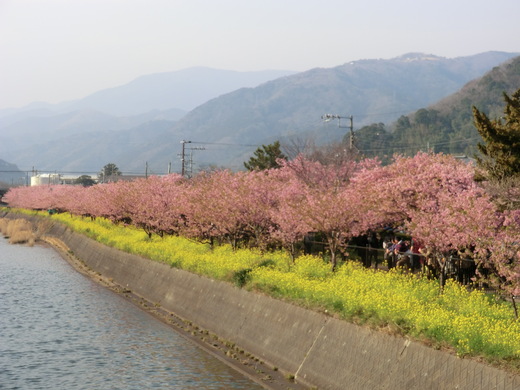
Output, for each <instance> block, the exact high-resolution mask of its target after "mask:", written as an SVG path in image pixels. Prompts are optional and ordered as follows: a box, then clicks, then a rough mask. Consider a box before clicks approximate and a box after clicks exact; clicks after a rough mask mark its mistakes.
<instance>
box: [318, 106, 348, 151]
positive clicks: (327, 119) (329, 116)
mask: <svg viewBox="0 0 520 390" xmlns="http://www.w3.org/2000/svg"><path fill="white" fill-rule="evenodd" d="M321 119H323V120H324V121H325V122H330V121H331V120H333V119H337V120H338V127H339V128H341V129H350V134H349V149H353V148H354V117H353V116H352V115H350V116H341V115H334V114H324V115H322V116H321ZM342 119H349V120H350V126H341V120H342Z"/></svg>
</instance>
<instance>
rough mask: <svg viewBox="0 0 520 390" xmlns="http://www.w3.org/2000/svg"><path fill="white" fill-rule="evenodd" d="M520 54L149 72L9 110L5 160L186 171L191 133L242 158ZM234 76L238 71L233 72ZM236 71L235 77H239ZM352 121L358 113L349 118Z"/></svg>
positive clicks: (393, 112)
mask: <svg viewBox="0 0 520 390" xmlns="http://www.w3.org/2000/svg"><path fill="white" fill-rule="evenodd" d="M517 55H518V53H504V52H487V53H482V54H478V55H474V56H468V57H459V58H453V59H447V58H443V57H438V56H434V55H425V54H421V53H409V54H406V55H403V56H400V57H397V58H393V59H389V60H382V59H378V60H360V61H354V62H350V63H346V64H343V65H340V66H337V67H334V68H316V69H311V70H309V71H306V72H300V73H295V72H291V71H266V72H232V71H217V70H213V69H208V68H192V69H187V70H184V71H179V72H171V73H162V74H154V75H148V76H143V77H140V78H138V79H136V80H135V81H133V82H131V83H129V84H126V85H123V86H121V87H117V88H111V89H107V90H103V91H99V92H97V93H95V94H92V95H90V96H87V97H85V98H83V99H80V100H77V101H73V102H64V103H61V104H58V105H48V104H42V103H40V104H33V105H30V106H28V107H23V108H21V109H16V110H13V109H10V110H0V158H1V159H3V160H5V161H10V162H11V163H15V164H16V165H17V166H19V167H22V169H23V170H27V169H29V168H30V167H35V169H38V170H39V171H53V172H54V171H59V172H78V173H83V172H85V173H86V172H90V173H94V172H98V171H99V170H100V168H101V167H102V166H103V165H105V164H107V163H109V162H112V163H115V164H116V165H117V166H118V167H119V168H120V170H121V171H123V172H136V173H137V172H140V173H144V169H145V164H146V165H147V166H148V167H149V168H150V173H164V172H165V171H166V169H167V166H168V164H169V163H170V162H171V163H172V165H173V170H174V171H180V162H179V156H178V154H179V153H180V150H181V141H190V142H189V143H185V144H184V146H186V147H187V150H186V153H187V157H189V158H190V160H191V159H192V158H193V161H194V164H195V166H196V167H207V166H209V165H213V166H225V167H230V168H234V169H240V168H241V162H242V161H245V160H246V159H247V156H248V155H250V154H252V151H254V149H256V147H258V146H259V145H261V144H267V143H271V142H273V141H274V140H278V139H279V140H282V141H283V140H287V139H289V138H291V137H313V138H314V139H315V140H316V141H317V142H321V143H325V142H331V141H337V140H340V139H341V138H342V136H343V135H344V134H345V131H346V130H345V129H343V128H341V127H339V126H338V123H337V121H330V122H328V123H325V122H324V121H323V120H322V118H321V117H322V115H324V114H327V113H329V114H334V115H338V116H345V117H347V116H350V115H352V117H353V123H354V127H355V128H357V129H359V128H361V127H363V126H365V125H368V124H370V123H379V122H386V123H390V122H392V121H395V120H396V119H397V118H399V117H401V116H402V115H406V114H410V113H412V112H414V111H416V110H418V109H420V108H422V107H427V106H430V105H432V104H433V103H435V102H438V101H439V100H441V99H443V98H446V97H447V96H449V95H451V94H453V93H455V92H457V91H459V90H460V89H461V88H462V87H464V85H465V84H467V83H468V82H470V81H472V80H474V79H477V78H480V77H482V76H483V75H484V74H486V72H488V71H490V70H491V69H493V68H494V67H498V66H500V65H501V64H503V63H505V62H506V61H508V60H510V59H511V58H514V57H516V56H517ZM225 80H228V81H225ZM230 80H232V81H230ZM345 123H346V122H345Z"/></svg>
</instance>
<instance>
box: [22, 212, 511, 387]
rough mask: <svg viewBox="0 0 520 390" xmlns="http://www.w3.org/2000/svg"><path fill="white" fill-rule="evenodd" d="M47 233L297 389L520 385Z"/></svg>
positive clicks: (397, 341)
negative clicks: (292, 379) (249, 356)
mask: <svg viewBox="0 0 520 390" xmlns="http://www.w3.org/2000/svg"><path fill="white" fill-rule="evenodd" d="M13 217H14V216H13ZM16 217H17V218H18V217H20V215H16ZM26 218H29V219H35V220H38V219H37V217H31V216H27V217H26ZM47 233H48V234H47V235H48V236H51V237H54V238H58V239H60V240H61V241H62V242H63V243H64V244H65V245H66V248H68V249H65V250H66V251H67V252H69V250H70V251H72V253H73V254H74V256H76V257H77V258H79V259H81V260H83V261H84V262H85V264H86V265H87V267H88V268H90V269H91V270H92V271H93V272H94V273H95V275H96V274H97V275H98V276H103V277H105V278H107V280H109V281H112V282H113V283H117V284H118V285H119V286H121V288H122V289H123V290H124V291H126V292H127V293H132V294H135V296H136V297H145V298H146V300H147V301H148V303H146V305H147V306H153V307H157V308H161V309H165V310H167V311H170V312H173V313H176V315H177V316H178V317H179V318H182V319H186V321H188V320H189V321H191V323H192V324H196V325H191V326H197V328H196V329H195V330H192V332H195V334H194V335H193V336H195V335H197V332H200V334H199V335H198V336H199V338H201V339H202V338H206V339H210V338H211V337H212V336H211V334H215V335H219V339H220V340H229V341H228V343H229V346H232V347H233V348H232V349H234V350H236V352H238V353H237V354H236V355H237V356H239V355H241V354H240V351H242V350H243V351H244V353H243V355H245V356H247V355H248V354H249V355H251V356H256V357H257V359H258V363H259V364H260V361H262V362H263V365H262V367H269V368H274V367H277V368H278V371H275V370H274V369H273V371H274V372H276V373H282V372H283V373H284V374H283V377H284V380H285V382H286V384H287V383H288V384H291V382H289V381H288V380H287V379H286V378H292V377H294V379H295V380H296V383H294V385H301V386H307V387H308V388H312V387H316V388H320V389H321V388H328V389H344V388H353V389H365V388H366V389H375V388H381V389H383V388H384V389H394V388H395V389H397V388H399V389H403V388H405V389H414V388H417V389H429V388H431V389H438V388H459V389H489V388H496V389H515V388H518V387H519V386H520V381H519V378H518V377H517V376H514V375H512V374H509V373H507V372H504V371H501V370H498V369H496V368H492V367H489V366H487V365H485V364H482V363H479V362H476V361H473V360H466V359H460V358H457V357H456V356H454V355H451V354H449V353H446V352H443V351H437V350H433V349H431V348H428V347H426V346H424V345H422V344H419V343H416V342H413V341H410V340H408V339H406V338H402V337H397V336H391V335H387V334H383V333H382V332H377V331H373V330H370V329H367V328H364V327H359V326H356V325H352V324H349V323H346V322H345V321H340V320H337V319H335V318H333V317H331V316H328V315H327V314H326V313H316V312H312V311H309V310H305V309H302V308H299V307H296V306H294V305H291V304H288V303H285V302H281V301H278V300H275V299H272V298H269V297H266V296H263V295H259V294H255V293H251V292H247V291H244V290H241V289H238V288H236V287H234V286H231V285H229V284H227V283H223V282H217V281H214V280H210V279H207V278H204V277H200V276H197V275H193V274H190V273H188V272H185V271H182V270H178V269H175V268H171V267H169V266H168V265H166V264H161V263H156V262H152V261H150V260H147V259H143V258H141V257H138V256H134V255H128V254H126V253H123V252H120V251H117V250H115V249H113V248H109V247H105V246H103V245H101V244H99V243H96V242H94V241H92V240H90V239H88V238H86V237H84V236H81V235H79V234H76V233H74V232H72V231H71V230H70V229H67V228H65V227H64V226H62V225H60V224H57V223H53V224H52V226H50V227H49V229H48V232H47ZM130 290H131V291H130ZM203 329H204V330H203ZM206 332H207V333H206ZM231 343H234V344H235V345H236V346H239V347H238V349H237V347H236V346H235V345H233V344H231ZM210 345H211V344H210ZM225 355H226V356H227V354H225ZM253 360H255V359H253ZM255 361H256V360H255ZM257 367H259V366H258V365H257ZM264 372H265V373H266V374H267V375H270V373H269V372H268V371H264ZM257 374H258V373H257ZM266 379H267V377H266ZM345 384H348V385H349V387H346V386H345ZM280 388H291V387H288V386H287V385H286V386H285V387H280ZM302 388H304V387H302Z"/></svg>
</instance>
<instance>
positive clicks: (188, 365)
mask: <svg viewBox="0 0 520 390" xmlns="http://www.w3.org/2000/svg"><path fill="white" fill-rule="evenodd" d="M0 388H1V389H215V390H217V389H261V387H260V386H259V385H257V384H255V383H254V382H252V381H250V380H249V379H247V378H244V377H242V376H241V375H240V374H238V373H236V372H235V371H233V370H232V369H231V368H229V367H228V366H226V365H225V364H223V363H222V362H220V361H219V360H217V359H216V358H214V357H213V356H211V355H209V354H207V353H206V352H204V351H202V350H201V349H199V348H197V347H196V346H195V345H194V344H192V343H190V342H189V341H187V340H185V339H184V338H182V337H181V336H180V335H179V334H177V333H175V331H173V330H172V329H171V328H169V327H168V326H166V325H165V324H163V323H161V322H160V321H158V320H157V319H155V318H154V317H152V316H150V315H149V314H147V313H145V312H143V311H141V310H139V309H138V308H137V307H135V306H134V305H132V304H131V303H129V302H127V301H126V300H124V299H123V298H122V297H120V296H118V295H117V294H114V293H113V292H111V291H109V290H108V289H106V288H103V287H102V286H100V285H98V284H96V283H94V282H93V281H91V280H89V279H87V278H85V277H84V276H83V275H81V274H79V273H77V272H76V271H75V270H74V269H73V268H72V267H71V266H70V265H69V264H68V263H66V262H65V261H64V260H63V259H62V258H61V257H60V256H59V255H58V254H57V253H56V252H55V251H54V250H53V249H50V248H44V247H41V246H35V247H32V248H31V247H26V246H19V245H9V244H8V243H7V241H6V240H5V239H4V238H0Z"/></svg>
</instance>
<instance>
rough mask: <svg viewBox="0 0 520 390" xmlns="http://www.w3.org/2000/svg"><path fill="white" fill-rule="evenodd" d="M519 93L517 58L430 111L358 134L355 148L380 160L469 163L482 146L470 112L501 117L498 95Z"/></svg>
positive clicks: (422, 110) (428, 108) (423, 110)
mask: <svg viewBox="0 0 520 390" xmlns="http://www.w3.org/2000/svg"><path fill="white" fill-rule="evenodd" d="M519 88H520V57H516V58H514V59H512V60H510V61H507V62H506V63H504V64H503V65H501V66H497V67H495V68H493V69H492V70H491V71H490V72H488V73H487V74H485V75H484V76H483V77H481V78H479V79H476V80H474V81H471V82H469V83H468V84H466V85H465V86H464V87H463V88H462V89H461V90H460V91H459V92H457V93H455V94H453V95H450V96H448V97H446V98H444V99H442V100H441V101H439V102H438V103H436V104H434V105H431V106H429V107H427V108H422V109H419V110H418V111H415V112H414V113H412V114H409V115H403V116H401V117H400V118H399V119H398V120H397V121H396V122H394V123H392V124H390V125H388V124H386V125H385V124H383V123H374V124H372V125H369V126H365V127H363V128H361V129H360V130H359V131H357V132H356V146H357V147H358V149H359V150H360V151H361V152H362V153H363V154H365V155H367V156H376V155H377V156H380V157H381V158H383V159H387V158H388V157H389V156H391V155H392V154H393V153H402V154H405V155H413V154H415V153H416V152H417V151H419V150H424V151H425V150H432V151H435V152H444V153H452V154H464V155H467V156H468V157H472V156H473V155H474V154H475V152H476V145H477V143H478V142H480V141H481V138H480V136H479V134H478V132H477V130H476V128H475V126H474V124H473V114H472V107H473V106H475V107H477V108H478V109H479V110H480V111H482V112H485V113H486V114H487V115H488V116H489V117H490V118H496V117H500V116H501V115H502V114H503V113H502V109H503V106H504V99H503V93H504V92H506V93H507V94H511V93H513V92H514V91H516V90H517V89H519ZM345 141H346V142H348V140H345Z"/></svg>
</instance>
